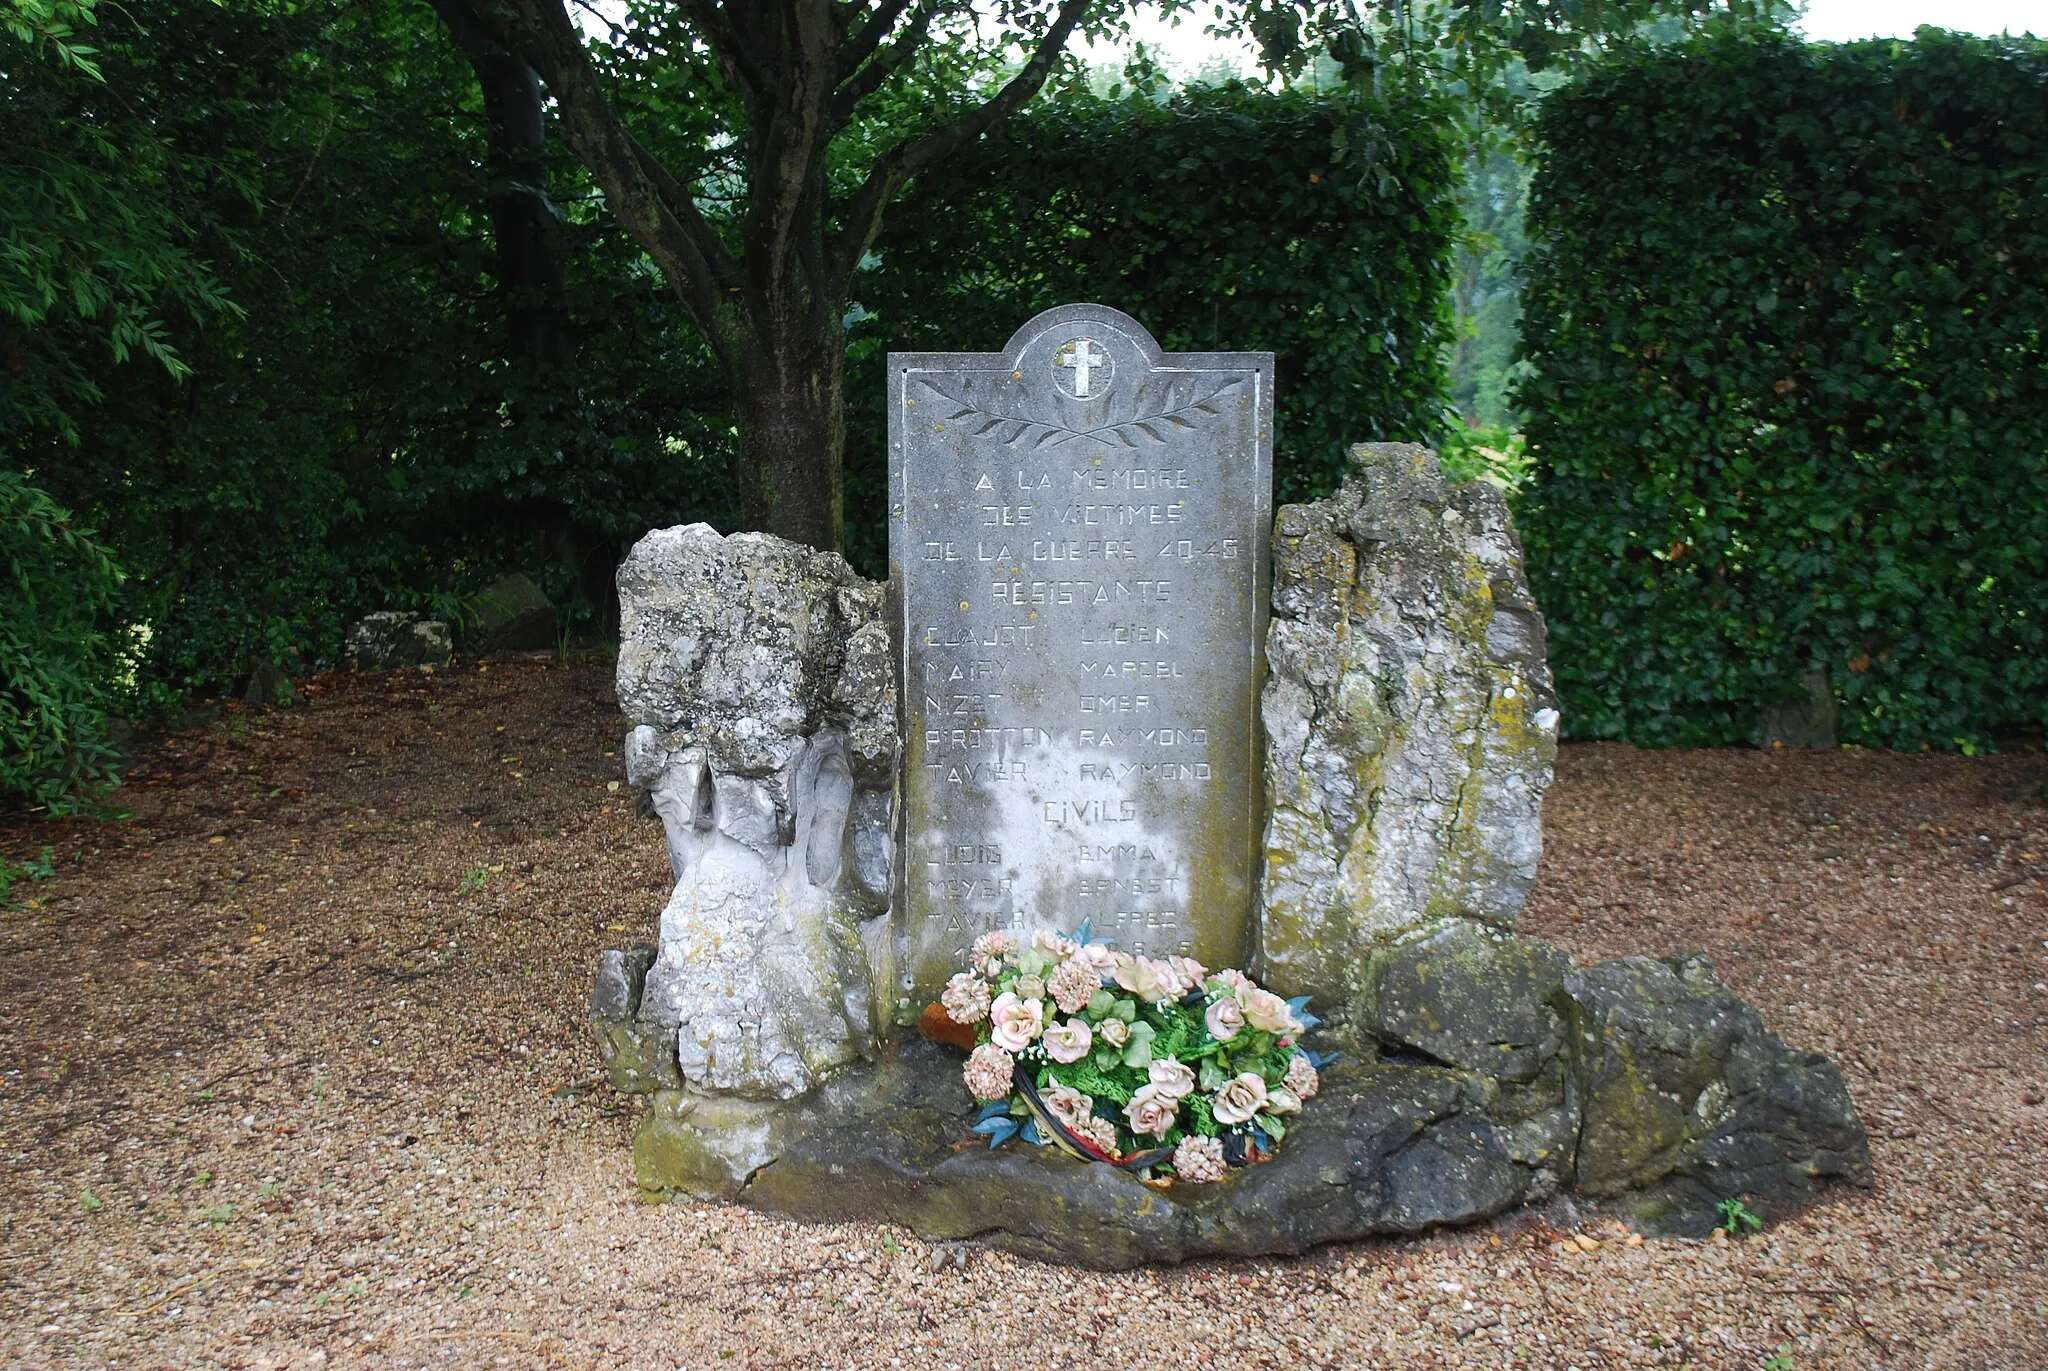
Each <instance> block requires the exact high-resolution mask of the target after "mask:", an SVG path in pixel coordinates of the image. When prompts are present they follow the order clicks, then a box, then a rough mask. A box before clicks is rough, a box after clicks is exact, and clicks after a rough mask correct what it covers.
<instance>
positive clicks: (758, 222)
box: [462, 0, 1122, 549]
mask: <svg viewBox="0 0 2048 1371" xmlns="http://www.w3.org/2000/svg"><path fill="white" fill-rule="evenodd" d="M462 2H463V5H464V8H465V9H466V10H467V11H468V13H469V14H470V15H471V16H472V17H473V18H474V19H475V20H476V22H477V24H478V25H479V26H480V27H482V28H483V29H484V30H485V31H487V32H489V33H490V34H491V35H492V36H493V37H494V38H495V39H496V40H497V41H498V42H499V43H500V44H501V45H502V46H503V47H504V48H505V49H506V50H508V51H510V52H514V53H516V54H518V55H519V57H520V58H521V59H523V60H524V61H525V62H526V63H527V64H528V65H529V66H531V67H532V68H533V69H534V70H535V71H537V72H539V73H540V75H541V77H542V79H544V80H545V81H546V82H547V85H548V88H549V90H550V92H551V93H552V94H553V96H554V98H555V101H556V104H557V106H558V108H559V111H560V118H561V125H562V129H563V132H564V135H565V137H566V138H567V139H568V141H569V142H570V144H571V145H572V146H573V147H574V148H575V150H576V152H577V155H578V156H579V157H581V158H582V159H583V161H584V163H585V164H586V165H587V166H588V167H589V168H590V170H591V173H592V174H593V175H594V176H595V178H596V180H597V182H598V184H599V185H601V186H602V187H603V189H604V193H605V196H606V201H607V204H608V206H609V207H610V209H611V211H612V212H613V213H615V214H616V215H617V216H618V217H619V220H620V222H621V223H622V224H624V225H625V227H626V228H627V229H628V230H629V231H630V232H631V233H632V234H633V236H634V237H635V238H636V239H637V240H638V241H639V242H640V244H641V245H642V247H644V248H645V249H646V251H647V253H648V255H649V257H650V258H652V259H653V261H654V263H655V264H656V265H657V266H658V267H659V268H660V270H661V272H662V275H663V276H664V278H665V279H666V280H667V281H668V283H669V285H670V287H671V288H672V289H673V290H674V291H675V293H676V296H677V298H678V299H679V300H680V301H681V302H682V306H683V309H684V310H685V311H686V312H687V314H688V315H689V317H690V318H691V320H692V321H694V322H695V323H696V325H697V327H698V328H699V329H700V330H701V331H702V333H703V336H704V338H705V340H706V341H707V342H708V344H709V345H710V347H711V348H712V350H713V351H714V352H715V353H716V354H717V356H718V358H719V360H720V362H721V363H722V365H723V367H724V370H725V375H726V380H727V383H728V385H729V386H730V389H731V393H732V401H733V410H734V418H735V421H736V426H737V431H738V452H737V471H736V473H735V474H736V477H737V484H738V492H739V496H740V503H741V509H742V513H743V517H744V518H745V519H746V520H747V521H748V522H749V523H750V524H753V525H754V526H757V527H762V528H766V529H769V530H771V531H773V532H776V533H780V534H782V535H784V536H787V537H790V538H794V539H797V540H799V541H802V542H807V543H810V544H813V545H814V546H818V547H824V548H833V549H837V548H838V547H839V546H840V544H841V541H842V535H843V526H844V517H845V515H844V495H843V476H842V453H843V449H844V443H845V383H844V378H845V356H846V338H845V327H844V316H845V311H846V301H847V296H848V288H849V285H850V282H851V280H852V277H853V273H854V271H855V270H856V269H857V268H858V267H859V265H860V263H861V260H862V258H863V257H864V256H865V255H866V253H867V251H868V248H869V246H870V244H871V243H872V242H873V240H874V237H875V233H876V232H877V230H878V229H879V228H880V226H881V222H882V216H883V213H884V211H885V210H886V209H887V207H888V205H889V203H890V201H891V200H892V199H893V198H894V197H895V196H896V194H897V192H898V191H899V190H900V189H901V188H902V187H903V185H904V184H905V183H906V182H907V181H909V180H910V179H911V178H913V177H915V176H917V175H918V174H919V173H920V172H922V171H924V170H926V169H927V168H930V167H932V166H935V165H937V164H938V163H939V162H940V161H941V160H943V159H944V158H945V157H946V156H947V155H948V154H950V153H952V152H953V151H955V150H957V149H958V148H960V147H962V146H964V145H966V144H967V143H969V142H972V141H973V140H974V139H975V138H977V137H978V136H980V134H981V133H983V132H984V131H985V130H987V129H988V128H990V127H991V126H993V125H994V124H995V123H996V122H997V121H999V120H1001V119H1002V118H1004V117H1005V116H1006V115H1008V114H1011V113H1012V112H1014V111H1015V110H1017V109H1018V108H1019V107H1021V106H1022V105H1023V104H1024V103H1025V101H1027V100H1029V99H1030V98H1031V96H1032V95H1033V94H1035V93H1036V92H1037V90H1038V89H1039V87H1040V86H1042V85H1043V84H1044V82H1045V80H1046V78H1047V77H1048V76H1049V75H1050V74H1051V73H1052V71H1053V70H1054V68H1055V66H1056V65H1057V63H1058V62H1059V59H1060V55H1061V53H1062V51H1063V50H1064V48H1065V46H1066V43H1067V40H1068V38H1069V37H1070V36H1072V35H1073V34H1074V33H1075V32H1076V31H1077V29H1080V28H1081V27H1082V25H1083V22H1084V20H1092V21H1093V22H1094V23H1095V24H1096V25H1098V26H1099V25H1100V24H1102V23H1104V22H1106V21H1107V20H1108V19H1109V18H1110V16H1111V15H1112V14H1113V13H1116V12H1120V11H1121V8H1122V6H1121V5H1108V4H1102V3H1091V2H1090V0H1059V3H1058V4H1057V5H1054V4H1051V3H1031V2H1030V0H1009V2H1007V3H1005V4H1003V5H1001V6H1000V7H999V13H998V14H997V16H996V17H995V22H994V24H993V25H991V26H990V28H991V35H992V36H991V37H989V38H988V39H987V40H986V41H985V42H984V41H981V40H980V39H979V38H978V31H979V29H980V27H981V26H982V24H983V19H982V17H981V16H979V15H977V14H976V12H975V10H974V7H973V6H972V5H969V4H965V3H948V2H947V0H872V2H871V3H849V2H848V0H791V3H788V4H779V5H772V6H771V5H760V4H742V3H725V4H719V3H716V2H715V0H694V2H691V3H681V4H672V5H662V4H633V5H629V6H628V7H627V10H626V18H625V20H624V22H623V23H622V24H621V25H620V26H618V27H617V28H615V29H614V30H613V31H612V32H611V33H610V35H608V36H606V37H602V38H587V37H586V36H585V34H584V33H583V31H582V30H580V29H579V28H578V26H577V24H576V23H575V22H574V21H572V20H571V18H570V16H569V13H568V11H567V9H566V8H565V7H564V5H563V4H562V2H561V0H462ZM1011 53H1014V54H1015V55H1016V56H1019V57H1021V59H1022V61H1021V65H1020V66H1018V67H1017V68H1016V70H1015V71H1014V72H1013V73H1012V74H1010V75H1009V76H1008V77H1007V79H1004V80H1000V81H998V82H995V83H992V84H991V85H990V86H989V87H988V88H986V89H975V88H973V86H972V85H971V84H970V86H969V88H967V89H962V88H960V87H958V86H955V87H954V88H953V89H951V90H950V91H949V92H947V93H946V97H945V98H942V99H941V100H939V101H938V102H935V104H934V105H933V106H932V108H931V110H930V116H929V117H928V118H926V119H923V120H920V121H917V122H918V124H919V126H917V127H913V128H909V129H907V130H904V131H902V132H901V133H900V134H897V135H896V136H892V137H884V138H881V139H879V140H877V139H876V138H875V134H876V130H875V129H874V128H873V127H872V126H863V127H861V128H860V129H859V130H858V133H857V134H856V135H855V136H852V137H849V136H848V135H849V132H850V131H852V130H855V128H856V125H857V124H858V123H859V121H861V120H862V118H863V116H864V115H866V114H868V113H869V112H870V111H871V110H872V109H873V108H874V107H875V105H876V104H877V102H878V101H880V100H881V99H883V98H885V97H886V96H887V95H888V94H890V93H894V94H896V95H898V96H900V95H901V93H902V92H903V91H905V90H907V89H910V88H913V87H914V85H915V83H916V82H917V80H918V78H919V77H920V76H921V75H926V74H929V73H930V72H931V71H932V70H933V69H934V63H937V64H938V65H950V66H951V68H952V69H953V70H954V71H960V70H963V69H966V68H968V67H971V66H973V65H975V63H974V62H973V60H972V59H973V57H975V56H979V57H980V58H981V59H982V61H981V63H980V66H981V67H982V69H984V70H986V68H987V66H988V65H989V63H990V62H991V61H993V60H994V59H996V58H997V57H999V56H1001V55H1006V54H1011ZM963 54H967V56H965V57H963ZM636 65H638V66H641V67H643V68H644V67H648V66H652V67H656V68H664V67H665V68H668V69H670V70H672V71H673V70H682V71H685V72H687V73H688V74H689V75H690V76H691V77H692V78H693V80H694V83H695V84H696V85H697V87H698V91H697V92H693V94H695V95H696V98H697V99H698V100H699V101H700V102H701V101H702V100H703V99H704V97H705V95H711V96H712V98H719V97H721V96H722V97H723V98H724V100H725V102H726V103H727V106H728V107H729V108H730V109H731V110H732V111H734V112H735V113H736V115H737V118H736V120H735V121H734V122H733V124H732V126H731V127H730V128H728V129H721V130H719V135H720V136H719V137H718V138H715V139H713V140H711V141H709V142H707V144H706V145H704V146H702V147H701V148H700V149H698V150H697V155H696V156H694V157H693V158H692V159H691V160H689V161H683V162H680V163H675V162H672V161H671V160H670V159H664V158H663V157H661V156H659V155H657V154H656V152H655V151H654V150H653V146H652V145H653V142H654V141H656V140H655V139H654V138H653V137H652V136H651V134H650V131H649V130H648V129H647V128H646V127H644V126H640V127H636V126H635V122H636V121H633V120H631V119H629V117H628V116H629V114H630V113H631V112H632V111H631V106H630V105H629V104H628V103H627V102H626V101H625V100H622V99H621V98H620V97H619V95H618V94H617V91H616V81H617V78H618V77H619V75H620V74H621V72H622V71H623V70H624V69H626V68H629V67H632V66H636ZM728 139H729V144H730V148H731V151H732V153H733V157H732V159H731V161H730V162H728V161H726V160H725V159H724V158H722V157H719V156H717V154H718V153H719V151H720V148H719V146H718V143H719V142H721V141H725V140H728ZM863 143H869V144H871V145H870V146H868V147H862V146H860V145H861V144H863ZM721 181H722V182H725V183H726V184H727V185H728V186H730V187H731V188H733V189H736V190H737V191H738V192H739V193H740V194H741V195H743V197H744V198H743V202H742V203H741V204H740V205H739V206H738V207H737V208H736V209H735V210H734V211H733V212H732V213H730V214H726V215H716V214H713V213H707V211H706V209H705V206H704V204H703V203H702V200H703V198H704V197H705V196H706V194H707V193H715V192H717V191H719V190H720V189H722V188H723V187H721V185H720V184H719V183H720V182H721Z"/></svg>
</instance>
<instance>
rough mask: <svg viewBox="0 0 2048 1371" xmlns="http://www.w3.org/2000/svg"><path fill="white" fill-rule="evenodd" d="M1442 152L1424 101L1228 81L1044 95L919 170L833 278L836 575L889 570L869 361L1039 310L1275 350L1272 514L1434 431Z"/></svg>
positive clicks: (988, 342) (1444, 220)
mask: <svg viewBox="0 0 2048 1371" xmlns="http://www.w3.org/2000/svg"><path fill="white" fill-rule="evenodd" d="M1456 138H1457V128H1456V125H1455V120H1454V118H1453V116H1452V114H1451V113H1450V112H1449V111H1448V110H1447V109H1446V107H1445V106H1443V105H1442V104H1440V103H1438V102H1437V101H1436V100H1434V99H1432V98H1431V97H1428V96H1425V95H1421V94H1408V93H1396V94H1389V95H1388V96H1386V97H1385V98H1383V99H1380V100H1374V99H1372V98H1370V97H1365V96H1359V95H1341V96H1338V95H1323V96H1312V95H1307V94H1300V93H1282V94H1275V93H1268V92H1264V91H1257V90H1251V89H1248V88H1246V87H1243V86H1235V85H1232V86H1223V87H1217V88H1212V89H1197V90H1193V91H1189V92H1186V93H1184V94H1181V95H1179V96H1177V97H1175V98H1174V99H1173V100H1171V101H1170V102H1168V103H1166V104H1164V105H1154V104H1153V103H1151V102H1150V101H1148V100H1142V99H1133V100H1121V101H1104V100H1095V99H1090V98H1086V97H1073V98H1068V99H1063V100H1055V101H1048V102H1046V103H1044V104H1041V105H1038V106H1036V107H1034V108H1033V109H1031V110H1029V111H1027V112H1026V113H1024V114H1022V115H1020V116H1018V117H1017V118H1016V119H1014V120H1012V121H1009V122H1007V123H1005V124H1003V125H1000V126H999V127H998V128H997V130H996V132H994V133H993V134H991V135H990V136H989V137H987V138H984V139H982V140H981V142H980V143H978V144H977V145H976V146H975V147H974V148H972V149H971V150H969V151H968V152H967V153H966V154H964V155H963V156H961V157H959V158H956V159H954V160H952V161H949V162H947V163H946V164H945V165H944V166H943V167H942V168H940V169H939V171H938V172H937V173H936V174H934V175H931V176H927V177H925V178H923V180H922V181H921V183H920V184H919V185H917V186H916V187H914V188H913V190H912V193H911V196H910V198H909V200H908V202H907V203H905V204H902V205H899V206H897V207H896V208H895V209H893V210H892V211H891V214H890V219H889V227H887V228H886V229H885V230H884V236H883V238H882V239H881V241H879V242H878V243H877V244H876V246H875V255H874V257H873V258H871V259H870V260H871V262H872V263H873V265H872V266H871V268H870V269H869V270H867V271H865V272H863V273H862V274H861V275H860V277H859V278H857V280H856V282H855V286H854V292H853V293H854V297H855V299H856V300H857V301H858V302H859V306H860V308H861V310H863V311H865V312H866V315H867V317H865V318H863V319H862V320H861V322H860V323H859V324H857V325H856V327H855V329H854V332H853V338H854V345H853V354H852V358H851V361H850V365H849V370H848V385H847V394H848V409H849V416H848V429H847V485H848V490H847V501H846V507H847V510H848V513H849V519H848V529H847V543H848V553H849V555H850V556H851V558H852V559H853V561H854V562H855V564H856V565H858V566H860V567H862V568H863V569H864V570H866V571H868V572H869V573H870V574H879V573H880V572H881V571H882V570H884V569H885V568H886V565H887V553H886V546H887V541H888V533H887V526H886V523H885V521H884V514H885V511H886V510H887V501H886V499H885V498H884V494H883V491H884V477H885V475H886V470H887V463H886V460H885V454H886V446H885V444H886V424H885V422H884V413H883V393H884V386H883V362H884V356H885V354H886V353H888V352H889V351H891V350H896V351H947V352H967V351H994V350H996V349H998V348H1000V347H1001V346H1002V345H1003V344H1004V343H1005V342H1007V341H1008V340H1009V337H1010V334H1011V333H1013V332H1014V331H1015V330H1016V329H1017V327H1018V325H1020V324H1022V323H1023V322H1024V321H1025V320H1027V319H1029V318H1030V317H1031V316H1032V315H1033V314H1036V313H1037V312H1038V311H1040V310H1042V309H1048V308H1050V307H1052V306H1054V305H1062V304H1069V303H1073V302H1075V301H1083V300H1086V301H1095V302H1098V303H1101V304H1106V305H1113V306H1115V307H1116V308H1118V309H1121V310H1123V311H1124V312H1125V313H1127V314H1130V315H1132V316H1133V317H1135V318H1136V319H1137V320H1138V321H1139V322H1140V323H1142V324H1144V325H1145V327H1146V328H1148V329H1150V330H1151V331H1152V332H1153V334H1154V335H1155V336H1156V337H1157V338H1158V340H1159V343H1160V345H1161V346H1162V347H1164V348H1166V349H1167V350H1169V351H1176V352H1180V351H1198V352H1210V351H1236V350H1240V349H1245V350H1251V349H1257V350H1269V351H1271V352H1273V353H1275V354H1276V358H1275V365H1276V370H1277V373H1278V374H1277V381H1276V385H1275V398H1276V401H1277V404H1278V411H1277V415H1276V419H1275V442H1274V450H1275V461H1276V466H1277V470H1276V472H1275V483H1276V485H1277V487H1278V489H1277V491H1276V494H1277V496H1278V497H1279V498H1280V499H1283V500H1292V499H1303V498H1308V497H1311V496H1315V495H1320V494H1323V493H1325V492H1327V491H1328V490H1329V489H1330V488H1331V487H1332V486H1334V485H1335V483H1336V481H1337V479H1338V478H1339V477H1340V475H1341V473H1342V469H1343V452H1344V448H1345V445H1346V444H1349V443H1355V442H1361V441H1370V440H1394V439H1413V440H1431V439H1434V438H1436V437H1437V436H1438V435H1439V433H1440V432H1441V430H1442V427H1443V423H1444V414H1445V405H1446V402H1447V398H1448V378H1447V376H1446V373H1445V367H1444V351H1445V344H1446V342H1447V340H1448V339H1449V337H1450V328H1451V321H1450V314H1449V310H1448V304H1447V300H1448V295H1447V288H1448V284H1449V278H1450V265H1449V264H1450V260H1451V245H1452V239H1453V237H1454V235H1455V234H1456V233H1457V231H1458V229H1459V227H1460V222H1461V221H1460V217H1459V211H1458V206H1457V200H1456V194H1457V190H1458V180H1457V173H1456V167H1455V163H1454V159H1453V152H1454V150H1455V147H1456V146H1457V143H1456Z"/></svg>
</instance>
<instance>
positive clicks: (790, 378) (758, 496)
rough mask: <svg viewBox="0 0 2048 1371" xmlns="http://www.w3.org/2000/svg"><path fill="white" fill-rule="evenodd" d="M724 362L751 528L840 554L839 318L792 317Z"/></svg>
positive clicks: (842, 402)
mask: <svg viewBox="0 0 2048 1371" xmlns="http://www.w3.org/2000/svg"><path fill="white" fill-rule="evenodd" d="M769 329H770V330H773V333H774V334H779V335H780V336H768V337H763V338H760V339H758V340H757V341H756V342H755V344H754V345H753V346H751V347H748V348H746V349H745V350H744V351H739V352H738V355H737V356H736V357H735V359H734V364H733V365H731V366H729V368H728V372H727V374H728V376H729V377H730V380H731V383H732V393H733V410H734V417H735V419H736V421H737V426H738V429H739V452H738V454H737V456H738V463H739V471H738V477H739V493H740V510H741V513H742V515H743V516H744V517H745V519H746V521H747V526H748V527H749V528H759V529H765V530H767V531H768V532H770V533H773V534H775V535H777V536H778V537H783V538H788V539H790V540H791V541H792V542H798V543H805V544H808V545H809V546H811V547H816V548H824V549H827V550H829V551H837V550H838V549H839V548H840V547H842V546H843V545H844V544H843V541H842V534H843V531H844V527H845V489H846V488H845V482H844V479H843V477H842V474H841V461H842V458H843V456H844V453H845V447H846V337H845V333H844V331H843V330H842V329H841V328H840V327H839V324H838V321H837V320H836V319H834V320H832V321H831V322H830V323H829V324H825V325H820V324H818V323H817V322H816V321H814V320H796V321H791V322H789V323H787V324H785V325H783V326H782V327H780V328H777V327H776V326H775V325H774V324H772V323H771V324H770V325H769Z"/></svg>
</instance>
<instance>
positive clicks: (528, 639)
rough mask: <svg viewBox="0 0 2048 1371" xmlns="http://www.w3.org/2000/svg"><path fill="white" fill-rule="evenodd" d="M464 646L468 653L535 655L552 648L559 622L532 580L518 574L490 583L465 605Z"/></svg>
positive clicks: (514, 573)
mask: <svg viewBox="0 0 2048 1371" xmlns="http://www.w3.org/2000/svg"><path fill="white" fill-rule="evenodd" d="M463 609H464V611H465V613H466V615H467V616H468V617H467V620H466V622H467V623H468V625H469V626H468V628H467V631H466V632H464V634H463V635H462V636H463V646H464V647H465V648H466V649H467V650H468V651H469V652H471V653H475V654H479V655H480V654H483V653H486V652H535V651H540V650H544V649H546V648H551V647H554V646H555V645H556V643H557V641H558V632H559V626H560V620H559V619H558V618H557V617H556V614H555V606H554V604H553V602H551V601H550V600H549V599H548V597H547V595H546V594H545V593H544V592H543V591H542V590H541V588H540V587H539V586H537V585H535V584H534V583H533V580H532V578H530V577H528V576H525V575H523V574H521V573H519V572H516V571H515V572H513V573H512V574H511V575H510V576H506V577H503V578H501V579H499V580H496V581H493V582H492V583H491V584H490V585H488V586H486V587H484V588H483V589H482V590H480V591H478V592H477V593H476V594H475V595H472V596H470V598H469V599H468V600H467V601H466V602H465V603H464V606H463Z"/></svg>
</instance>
